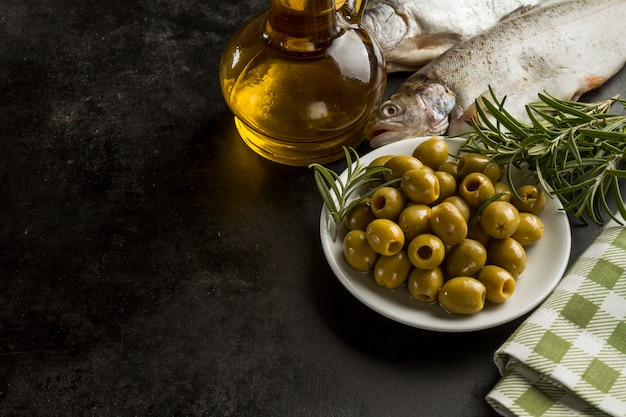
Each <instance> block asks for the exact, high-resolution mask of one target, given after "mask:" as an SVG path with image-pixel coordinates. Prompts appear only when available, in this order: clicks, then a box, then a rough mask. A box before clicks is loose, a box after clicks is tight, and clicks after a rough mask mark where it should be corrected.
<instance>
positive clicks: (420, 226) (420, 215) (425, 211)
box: [398, 204, 431, 242]
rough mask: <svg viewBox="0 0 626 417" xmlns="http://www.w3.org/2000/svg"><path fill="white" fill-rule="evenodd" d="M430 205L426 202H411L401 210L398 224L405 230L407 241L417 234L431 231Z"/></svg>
mask: <svg viewBox="0 0 626 417" xmlns="http://www.w3.org/2000/svg"><path fill="white" fill-rule="evenodd" d="M430 212H431V208H430V206H428V205H426V204H410V205H408V206H406V207H405V208H404V210H402V211H401V212H400V216H399V217H398V225H399V226H400V228H401V229H402V231H403V232H404V237H405V240H406V241H409V242H410V241H411V240H412V239H413V238H415V237H416V236H417V235H421V234H422V233H427V232H430Z"/></svg>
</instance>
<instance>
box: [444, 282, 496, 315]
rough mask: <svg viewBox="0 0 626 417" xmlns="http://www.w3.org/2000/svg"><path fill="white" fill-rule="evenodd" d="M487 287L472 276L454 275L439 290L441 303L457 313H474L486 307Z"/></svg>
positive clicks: (447, 309)
mask: <svg viewBox="0 0 626 417" xmlns="http://www.w3.org/2000/svg"><path fill="white" fill-rule="evenodd" d="M486 296H487V289H486V288H485V285H484V284H483V283H482V282H480V281H479V280H477V279H476V278H472V277H454V278H451V279H449V280H448V281H446V282H445V283H444V284H443V286H442V287H441V289H440V290H439V296H438V300H439V304H440V305H441V307H443V309H444V310H446V311H449V312H450V313H455V314H474V313H477V312H479V311H481V310H482V309H483V308H485V298H486Z"/></svg>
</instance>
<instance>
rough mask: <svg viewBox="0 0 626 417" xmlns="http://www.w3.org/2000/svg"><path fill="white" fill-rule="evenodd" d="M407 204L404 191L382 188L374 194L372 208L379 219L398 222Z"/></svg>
mask: <svg viewBox="0 0 626 417" xmlns="http://www.w3.org/2000/svg"><path fill="white" fill-rule="evenodd" d="M405 204H406V198H405V197H404V194H403V193H402V191H400V190H398V189H397V188H394V187H382V188H379V189H378V190H376V192H375V193H374V194H372V197H371V202H370V207H371V210H372V213H373V214H374V216H376V217H377V218H379V219H390V220H396V219H397V218H398V216H399V215H400V212H401V211H402V210H404V207H405Z"/></svg>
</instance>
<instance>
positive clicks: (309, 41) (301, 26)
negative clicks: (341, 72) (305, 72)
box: [266, 0, 340, 52]
mask: <svg viewBox="0 0 626 417" xmlns="http://www.w3.org/2000/svg"><path fill="white" fill-rule="evenodd" d="M339 31H340V29H339V27H338V22H337V14H336V10H335V2H334V0H271V1H270V10H269V17H268V20H267V24H266V35H267V36H268V38H269V39H270V41H271V43H273V44H274V45H275V46H278V47H280V48H282V49H286V50H289V51H293V52H312V51H316V50H319V49H321V48H325V47H326V45H328V44H329V43H330V42H331V41H332V40H333V39H334V38H335V37H336V36H337V35H338V33H339Z"/></svg>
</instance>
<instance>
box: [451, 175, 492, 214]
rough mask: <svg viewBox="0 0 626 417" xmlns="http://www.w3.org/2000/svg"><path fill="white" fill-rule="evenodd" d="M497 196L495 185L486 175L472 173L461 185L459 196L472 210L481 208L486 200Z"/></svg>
mask: <svg viewBox="0 0 626 417" xmlns="http://www.w3.org/2000/svg"><path fill="white" fill-rule="evenodd" d="M495 194H496V191H495V189H494V188H493V183H492V182H491V180H490V179H489V177H487V176H486V175H485V174H481V173H479V172H470V173H469V174H467V175H466V176H465V177H464V178H463V179H462V180H461V184H460V185H459V195H460V196H461V197H463V198H464V199H465V201H467V204H469V206H470V207H472V208H477V207H479V206H480V205H481V204H482V203H483V202H484V201H485V200H487V199H489V198H491V197H493V196H494V195H495Z"/></svg>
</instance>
